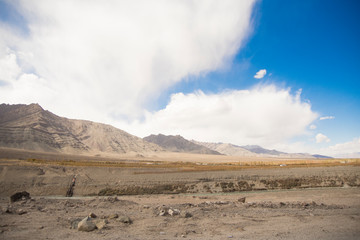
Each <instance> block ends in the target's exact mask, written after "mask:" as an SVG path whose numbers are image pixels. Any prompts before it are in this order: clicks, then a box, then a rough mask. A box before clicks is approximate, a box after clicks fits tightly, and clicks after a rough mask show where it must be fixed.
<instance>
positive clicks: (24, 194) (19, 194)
mask: <svg viewBox="0 0 360 240" xmlns="http://www.w3.org/2000/svg"><path fill="white" fill-rule="evenodd" d="M27 199H30V193H28V192H26V191H23V192H17V193H15V194H13V195H11V196H10V202H12V203H13V202H17V201H20V200H27Z"/></svg>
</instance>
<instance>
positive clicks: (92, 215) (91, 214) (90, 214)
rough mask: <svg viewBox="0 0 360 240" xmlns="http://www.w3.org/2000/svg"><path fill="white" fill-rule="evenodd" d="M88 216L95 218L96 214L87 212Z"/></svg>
mask: <svg viewBox="0 0 360 240" xmlns="http://www.w3.org/2000/svg"><path fill="white" fill-rule="evenodd" d="M89 217H90V218H97V216H96V214H95V213H89Z"/></svg>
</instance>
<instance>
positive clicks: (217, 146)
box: [192, 140, 315, 158]
mask: <svg viewBox="0 0 360 240" xmlns="http://www.w3.org/2000/svg"><path fill="white" fill-rule="evenodd" d="M192 142H194V143H197V144H200V145H203V146H205V147H207V148H210V149H212V150H214V151H218V152H219V153H222V154H224V155H228V156H242V157H278V158H315V157H314V156H312V155H310V154H307V153H285V152H280V151H277V150H269V149H265V148H262V147H260V146H257V145H247V146H237V145H234V144H230V143H207V142H197V141H194V140H193V141H192Z"/></svg>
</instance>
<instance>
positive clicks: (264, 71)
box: [254, 69, 266, 79]
mask: <svg viewBox="0 0 360 240" xmlns="http://www.w3.org/2000/svg"><path fill="white" fill-rule="evenodd" d="M265 75H266V69H261V70H259V71H258V72H257V73H256V74H255V76H254V78H257V79H261V78H263V77H265Z"/></svg>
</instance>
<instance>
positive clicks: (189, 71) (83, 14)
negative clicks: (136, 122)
mask: <svg viewBox="0 0 360 240" xmlns="http://www.w3.org/2000/svg"><path fill="white" fill-rule="evenodd" d="M9 4H16V5H14V6H15V8H16V9H17V11H18V12H19V13H20V14H22V15H23V18H24V19H25V22H26V24H27V28H26V29H28V32H27V33H26V34H20V33H19V31H17V30H16V29H15V28H13V27H9V26H7V25H6V23H1V24H0V35H1V37H0V47H1V48H2V49H0V51H2V52H1V53H2V56H1V59H3V61H4V62H1V63H0V64H2V65H3V64H5V65H6V66H7V68H6V69H4V70H2V72H1V73H0V74H1V78H2V80H1V81H3V82H6V83H8V85H10V86H7V87H6V88H4V87H1V86H2V84H0V95H1V96H2V101H3V102H15V100H18V95H19V94H24V96H29V95H33V96H41V95H43V94H44V92H43V91H44V88H47V89H49V92H52V93H55V95H53V94H49V95H50V97H49V98H46V97H42V98H41V99H40V100H38V101H37V102H39V103H40V104H41V105H43V106H44V107H46V108H48V109H56V111H57V112H58V113H59V114H61V115H64V116H67V117H76V118H85V119H91V120H97V121H99V120H103V119H100V116H106V117H108V118H110V119H119V118H122V117H124V116H127V117H128V118H129V119H134V118H138V117H141V115H142V114H143V109H144V107H146V106H147V105H148V104H149V102H151V101H152V100H153V99H156V98H157V97H158V96H159V94H160V92H162V91H164V90H166V89H167V88H169V87H170V86H172V85H173V84H175V83H177V82H179V81H181V80H182V79H184V78H185V77H187V76H189V75H193V76H197V75H200V74H204V73H207V72H209V71H214V70H218V69H220V68H222V67H224V66H225V65H226V64H227V63H229V62H230V61H231V59H232V57H233V56H234V54H236V53H237V51H238V50H239V48H240V47H241V46H242V43H243V41H244V39H245V38H246V37H247V36H248V33H249V32H250V31H251V24H250V22H251V12H252V8H253V5H254V1H253V0H247V1H245V0H244V1H237V0H233V1H216V0H213V1H212V0H204V1H163V0H156V1H145V0H129V1H115V0H110V1H92V0H90V1H72V0H64V1H56V0H46V1H26V0H20V1H14V2H10V1H9ZM4 49H11V51H12V52H11V53H10V52H8V53H5V52H4ZM15 60H16V61H15ZM19 68H21V70H22V72H21V73H20V72H19ZM21 74H33V75H31V76H32V80H29V81H28V82H27V83H28V84H25V85H22V87H21V89H19V88H18V85H17V81H18V79H19V76H20V75H21ZM28 77H29V76H28ZM35 79H37V80H35ZM24 81H25V80H24ZM31 81H36V82H37V84H30V83H31ZM39 84H40V85H41V86H42V88H39V87H38V86H39ZM45 95H46V94H45ZM23 100H24V101H23V103H29V102H31V101H33V99H31V98H28V99H25V97H24V99H23Z"/></svg>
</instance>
